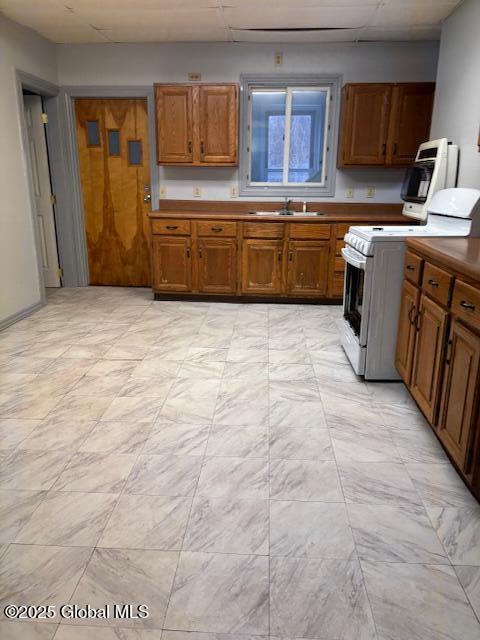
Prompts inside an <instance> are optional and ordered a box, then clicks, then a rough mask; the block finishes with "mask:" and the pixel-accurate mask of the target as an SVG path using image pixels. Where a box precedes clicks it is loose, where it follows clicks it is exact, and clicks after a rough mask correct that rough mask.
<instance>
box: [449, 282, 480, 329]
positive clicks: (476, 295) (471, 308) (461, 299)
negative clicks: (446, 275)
mask: <svg viewBox="0 0 480 640" xmlns="http://www.w3.org/2000/svg"><path fill="white" fill-rule="evenodd" d="M452 313H454V314H455V315H456V316H457V317H458V318H461V319H462V320H463V321H464V322H466V323H467V324H470V325H473V326H474V327H475V328H477V329H480V289H475V287H472V286H470V285H469V284H466V283H465V282H462V281H461V280H457V281H456V282H455V287H454V288H453V300H452Z"/></svg>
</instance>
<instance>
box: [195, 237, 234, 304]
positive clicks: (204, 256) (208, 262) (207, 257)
mask: <svg viewBox="0 0 480 640" xmlns="http://www.w3.org/2000/svg"><path fill="white" fill-rule="evenodd" d="M196 265H197V274H198V290H199V291H200V292H202V293H230V294H235V293H236V290H237V241H236V240H235V239H233V238H204V239H200V240H198V251H197V257H196Z"/></svg>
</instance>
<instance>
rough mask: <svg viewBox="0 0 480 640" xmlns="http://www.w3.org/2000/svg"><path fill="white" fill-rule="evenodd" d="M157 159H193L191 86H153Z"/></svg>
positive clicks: (182, 160) (177, 162)
mask: <svg viewBox="0 0 480 640" xmlns="http://www.w3.org/2000/svg"><path fill="white" fill-rule="evenodd" d="M155 102H156V115H157V162H158V163H159V164H163V163H165V164H184V163H189V162H192V161H193V133H192V118H193V113H192V87H190V86H184V85H155Z"/></svg>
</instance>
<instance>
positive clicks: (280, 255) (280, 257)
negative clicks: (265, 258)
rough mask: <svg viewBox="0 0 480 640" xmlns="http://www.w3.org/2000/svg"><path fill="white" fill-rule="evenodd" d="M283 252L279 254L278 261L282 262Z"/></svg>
mask: <svg viewBox="0 0 480 640" xmlns="http://www.w3.org/2000/svg"><path fill="white" fill-rule="evenodd" d="M282 253H283V252H282V251H279V252H278V261H279V262H281V261H282Z"/></svg>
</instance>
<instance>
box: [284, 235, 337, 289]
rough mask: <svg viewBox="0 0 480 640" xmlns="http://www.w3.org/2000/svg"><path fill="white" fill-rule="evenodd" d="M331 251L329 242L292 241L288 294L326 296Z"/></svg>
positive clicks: (289, 255)
mask: <svg viewBox="0 0 480 640" xmlns="http://www.w3.org/2000/svg"><path fill="white" fill-rule="evenodd" d="M329 250H330V243H329V242H306V241H303V242H302V241H301V240H299V241H290V243H289V245H288V275H287V282H288V293H291V294H294V295H303V296H325V295H326V293H327V286H328V255H329Z"/></svg>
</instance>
